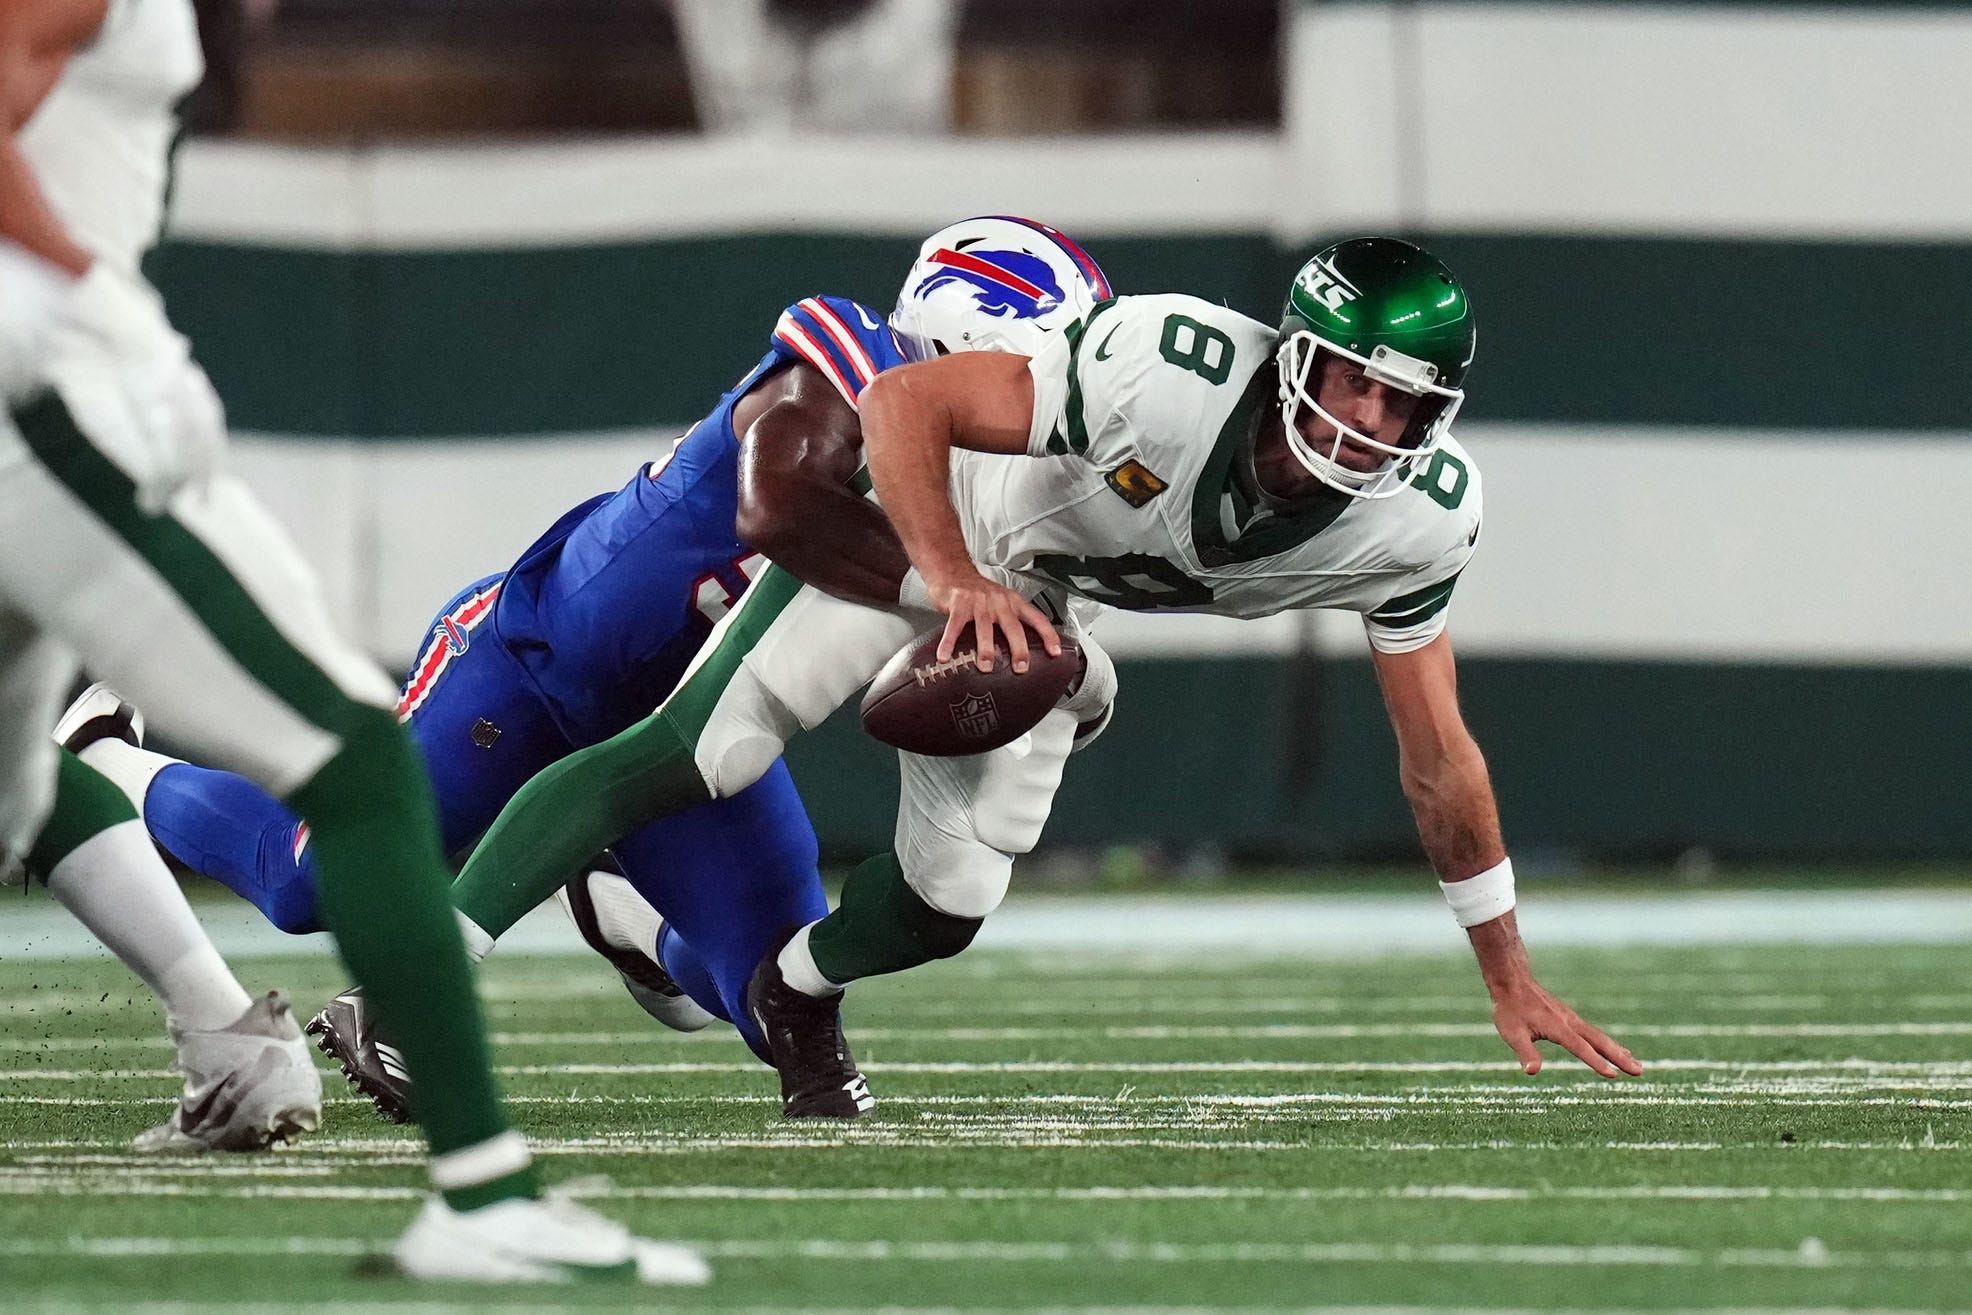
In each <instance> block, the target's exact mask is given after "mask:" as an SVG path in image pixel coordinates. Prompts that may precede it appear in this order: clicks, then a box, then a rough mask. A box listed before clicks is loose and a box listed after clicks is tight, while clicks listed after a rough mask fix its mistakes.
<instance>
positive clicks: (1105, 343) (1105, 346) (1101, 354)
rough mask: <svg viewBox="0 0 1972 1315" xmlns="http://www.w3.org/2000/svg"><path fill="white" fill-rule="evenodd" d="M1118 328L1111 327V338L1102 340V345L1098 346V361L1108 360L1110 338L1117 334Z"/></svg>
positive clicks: (1119, 326) (1120, 326) (1118, 326)
mask: <svg viewBox="0 0 1972 1315" xmlns="http://www.w3.org/2000/svg"><path fill="white" fill-rule="evenodd" d="M1122 327H1123V326H1122V325H1120V324H1119V325H1117V326H1116V329H1120V328H1122ZM1116 329H1111V330H1110V331H1109V338H1104V339H1103V340H1102V345H1101V346H1099V347H1097V348H1096V359H1097V360H1098V361H1106V360H1108V359H1109V340H1110V338H1114V337H1115V336H1116Z"/></svg>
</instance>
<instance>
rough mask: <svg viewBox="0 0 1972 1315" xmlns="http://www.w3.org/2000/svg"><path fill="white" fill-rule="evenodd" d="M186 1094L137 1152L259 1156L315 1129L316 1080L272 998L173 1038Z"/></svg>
mask: <svg viewBox="0 0 1972 1315" xmlns="http://www.w3.org/2000/svg"><path fill="white" fill-rule="evenodd" d="M173 1039H174V1040H175V1041H176V1042H177V1043H178V1060H177V1062H176V1063H175V1064H173V1065H172V1067H173V1068H175V1069H177V1070H178V1071H179V1072H180V1073H183V1074H184V1075H185V1094H184V1095H183V1096H181V1097H179V1100H178V1108H177V1110H176V1111H175V1112H174V1113H173V1114H172V1116H171V1118H170V1119H168V1120H166V1121H165V1122H163V1123H160V1124H159V1125H158V1126H157V1127H155V1128H152V1129H150V1130H149V1131H147V1132H144V1133H142V1134H140V1135H139V1136H138V1138H137V1141H136V1148H137V1149H138V1150H140V1151H155V1152H162V1153H166V1154H187V1153H193V1152H198V1151H261V1150H266V1149H267V1148H268V1147H269V1146H271V1145H273V1144H274V1143H275V1142H277V1141H280V1142H285V1141H292V1140H293V1139H294V1138H295V1137H296V1136H298V1135H299V1134H301V1133H304V1132H313V1131H315V1129H316V1128H318V1127H320V1126H321V1123H322V1075H321V1073H320V1072H319V1071H318V1070H317V1069H316V1067H315V1060H314V1058H313V1057H312V1056H311V1055H310V1054H309V1052H308V1043H307V1042H306V1041H304V1040H303V1039H302V1036H301V1029H300V1028H298V1027H296V1026H295V1022H294V1014H293V1013H292V1012H291V1011H290V1010H289V1009H288V1002H287V998H286V997H285V996H283V995H282V994H281V993H280V992H279V991H269V992H268V993H267V994H266V995H263V996H261V997H260V998H259V999H257V1000H255V1001H254V1002H253V1003H252V1004H251V1005H249V1006H247V1011H246V1012H245V1013H244V1014H241V1015H240V1016H239V1018H237V1019H235V1020H234V1021H233V1022H232V1023H230V1024H228V1025H227V1026H225V1027H223V1028H220V1029H218V1030H217V1031H212V1032H184V1033H174V1034H173Z"/></svg>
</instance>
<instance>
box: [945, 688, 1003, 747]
mask: <svg viewBox="0 0 1972 1315" xmlns="http://www.w3.org/2000/svg"><path fill="white" fill-rule="evenodd" d="M952 725H953V727H954V728H956V729H957V731H958V733H959V734H960V735H963V736H964V737H965V738H967V739H969V740H983V739H986V738H987V737H988V736H990V735H992V734H993V733H994V732H995V731H997V730H999V729H1000V709H999V706H998V705H997V704H995V703H994V702H993V696H992V695H991V694H968V695H966V696H965V697H964V698H962V699H960V700H959V701H958V702H957V703H954V704H953V705H952Z"/></svg>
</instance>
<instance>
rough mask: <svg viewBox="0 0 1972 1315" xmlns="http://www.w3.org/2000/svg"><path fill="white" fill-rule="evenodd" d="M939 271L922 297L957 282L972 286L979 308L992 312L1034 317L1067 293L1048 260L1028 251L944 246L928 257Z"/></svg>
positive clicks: (1014, 316) (996, 314)
mask: <svg viewBox="0 0 1972 1315" xmlns="http://www.w3.org/2000/svg"><path fill="white" fill-rule="evenodd" d="M926 263H928V264H932V265H936V266H938V267H939V271H940V272H938V273H936V274H933V275H932V276H931V277H929V278H927V279H926V280H925V281H924V284H923V286H922V287H920V288H919V289H918V295H919V296H920V297H923V296H927V295H929V294H930V293H931V292H933V291H935V290H936V289H938V288H942V287H948V286H951V285H954V284H958V285H963V286H966V287H970V288H971V289H972V290H973V293H972V296H973V300H974V301H975V302H976V303H977V304H978V306H979V309H980V310H982V311H985V312H986V313H987V314H989V315H994V316H998V317H1000V318H1006V317H1008V316H1011V317H1013V318H1015V319H1022V320H1031V319H1033V318H1035V317H1036V316H1038V315H1044V314H1046V313H1047V312H1048V311H1051V310H1053V309H1054V308H1055V307H1057V306H1059V305H1061V302H1062V298H1063V297H1064V296H1065V295H1066V294H1065V293H1064V292H1063V291H1062V287H1061V283H1060V281H1059V280H1058V279H1057V278H1056V277H1055V272H1054V270H1052V269H1051V268H1049V266H1048V262H1047V261H1045V260H1043V259H1042V258H1041V257H1039V256H1036V255H1030V254H1029V253H1027V252H1025V251H991V250H982V249H979V248H976V247H975V248H972V249H970V250H966V251H954V250H952V249H951V248H950V247H940V248H939V249H938V250H937V251H934V252H932V253H931V255H930V256H928V257H926Z"/></svg>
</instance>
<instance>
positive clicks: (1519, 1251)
mask: <svg viewBox="0 0 1972 1315" xmlns="http://www.w3.org/2000/svg"><path fill="white" fill-rule="evenodd" d="M382 1245H383V1244H382V1243H381V1242H380V1241H378V1242H372V1241H367V1240H364V1239H360V1238H336V1237H266V1236H260V1237H252V1238H243V1237H69V1238H63V1239H42V1238H7V1239H0V1257H6V1258H40V1257H52V1256H78V1257H87V1258H90V1259H98V1260H158V1259H167V1258H184V1257H212V1256H244V1257H252V1258H260V1259H264V1258H267V1257H269V1256H280V1255H288V1256H332V1257H345V1258H355V1257H361V1256H366V1255H371V1254H375V1253H376V1252H377V1251H378V1250H379V1249H380V1247H381V1246H382ZM685 1245H687V1246H691V1247H693V1248H695V1249H697V1250H699V1251H700V1252H702V1253H703V1254H704V1255H706V1256H708V1257H709V1258H711V1259H713V1260H789V1259H796V1260H827V1261H846V1262H850V1263H857V1264H867V1263H873V1262H887V1261H907V1262H917V1263H928V1264H956V1263H981V1262H986V1263H999V1264H1031V1263H1037V1262H1038V1263H1049V1264H1088V1263H1092V1262H1093V1263H1108V1264H1144V1263H1153V1264H1176V1265H1199V1264H1243V1265H1281V1264H1286V1265H1307V1264H1322V1265H1332V1264H1359V1265H1498V1266H1511V1267H1514V1268H1637V1267H1645V1268H1680V1269H1718V1268H1734V1269H1885V1268H1895V1269H1961V1268H1972V1252H1966V1251H1831V1250H1828V1249H1827V1248H1825V1247H1822V1246H1820V1245H1818V1244H1814V1243H1813V1239H1808V1240H1806V1241H1804V1243H1803V1244H1802V1245H1801V1246H1800V1247H1798V1248H1794V1249H1783V1248H1766V1249H1762V1248H1752V1247H1739V1248H1730V1249H1723V1250H1705V1249H1700V1248H1695V1247H1675V1246H1644V1245H1626V1244H1621V1243H1604V1244H1600V1245H1597V1246H1568V1245H1543V1244H1538V1243H1523V1244H1512V1245H1486V1244H1478V1243H1440V1244H1422V1243H1420V1244H1406V1243H1378V1242H1281V1243H1274V1242H1226V1243H1184V1242H1148V1243H1139V1242H1098V1243H1083V1242H981V1241H963V1242H893V1241H884V1240H874V1241H862V1242H858V1241H844V1240H841V1239H834V1238H791V1239H784V1240H779V1241H772V1242H761V1241H752V1240H745V1239H718V1240H697V1239H688V1240H686V1241H685Z"/></svg>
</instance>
